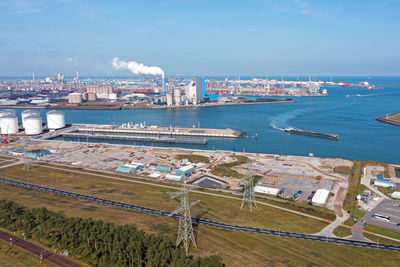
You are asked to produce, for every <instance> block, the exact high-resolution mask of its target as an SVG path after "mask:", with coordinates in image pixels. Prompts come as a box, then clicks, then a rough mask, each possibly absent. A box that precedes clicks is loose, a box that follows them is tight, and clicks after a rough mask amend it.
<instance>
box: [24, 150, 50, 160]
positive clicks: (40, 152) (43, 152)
mask: <svg viewBox="0 0 400 267" xmlns="http://www.w3.org/2000/svg"><path fill="white" fill-rule="evenodd" d="M46 155H50V150H47V149H34V150H29V151H26V152H25V157H28V158H40V157H43V156H46Z"/></svg>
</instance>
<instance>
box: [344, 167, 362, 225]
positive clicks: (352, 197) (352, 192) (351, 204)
mask: <svg viewBox="0 0 400 267" xmlns="http://www.w3.org/2000/svg"><path fill="white" fill-rule="evenodd" d="M364 166H365V163H364V162H361V161H354V165H353V168H352V169H351V172H350V177H349V188H348V190H347V194H346V199H345V201H344V203H343V209H344V210H345V211H347V212H348V213H349V214H350V218H349V219H348V220H347V221H346V222H345V223H344V224H346V225H350V226H352V225H353V224H354V219H359V216H360V215H362V213H361V212H360V211H358V207H357V199H356V197H357V194H358V193H359V186H360V182H361V173H362V170H363V168H364Z"/></svg>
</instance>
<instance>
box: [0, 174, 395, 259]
mask: <svg viewBox="0 0 400 267" xmlns="http://www.w3.org/2000/svg"><path fill="white" fill-rule="evenodd" d="M0 182H1V183H5V184H9V185H13V186H18V187H22V188H26V189H30V190H37V191H42V192H49V193H53V194H57V195H61V196H66V197H73V198H78V199H83V200H86V201H91V202H96V203H99V204H105V205H110V206H114V207H120V208H126V209H129V210H133V211H139V212H144V213H149V214H154V215H158V216H169V215H170V213H169V212H165V211H160V210H156V209H150V208H145V207H141V206H136V205H132V204H126V203H122V202H117V201H112V200H107V199H103V198H97V197H91V196H86V195H81V194H76V193H71V192H66V191H62V190H58V189H53V188H49V187H43V186H38V185H33V184H28V183H22V182H17V181H12V180H7V179H2V178H0ZM171 217H173V218H175V219H179V217H180V215H177V214H174V215H172V216H171ZM192 221H193V222H194V223H198V224H203V225H207V226H210V227H215V228H220V229H224V230H232V231H241V232H252V233H257V234H268V235H275V236H283V237H291V238H299V239H306V240H315V241H321V242H327V243H334V244H339V245H350V246H357V247H366V248H374V249H383V250H392V251H399V252H400V246H394V245H386V244H378V243H373V242H364V241H354V240H347V239H342V238H336V237H325V236H318V235H310V234H299V233H291V232H285V231H276V230H270V229H262V228H253V227H245V226H237V225H230V224H224V223H220V222H213V221H208V220H203V219H199V218H192Z"/></svg>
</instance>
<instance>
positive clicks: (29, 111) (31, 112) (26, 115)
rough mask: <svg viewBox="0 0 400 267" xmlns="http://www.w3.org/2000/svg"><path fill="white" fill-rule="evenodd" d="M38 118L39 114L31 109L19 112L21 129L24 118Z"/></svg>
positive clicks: (23, 125)
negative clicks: (33, 116)
mask: <svg viewBox="0 0 400 267" xmlns="http://www.w3.org/2000/svg"><path fill="white" fill-rule="evenodd" d="M32 115H35V116H40V113H39V112H38V111H36V110H31V109H27V110H24V111H22V112H21V121H22V127H23V128H25V118H26V117H29V116H32Z"/></svg>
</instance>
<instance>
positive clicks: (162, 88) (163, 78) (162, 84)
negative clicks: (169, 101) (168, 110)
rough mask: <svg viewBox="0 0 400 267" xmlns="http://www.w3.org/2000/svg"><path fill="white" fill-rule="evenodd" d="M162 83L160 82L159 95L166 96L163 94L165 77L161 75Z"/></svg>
mask: <svg viewBox="0 0 400 267" xmlns="http://www.w3.org/2000/svg"><path fill="white" fill-rule="evenodd" d="M161 79H162V81H161V95H164V94H165V95H166V92H165V75H164V74H163V75H162V77H161Z"/></svg>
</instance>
